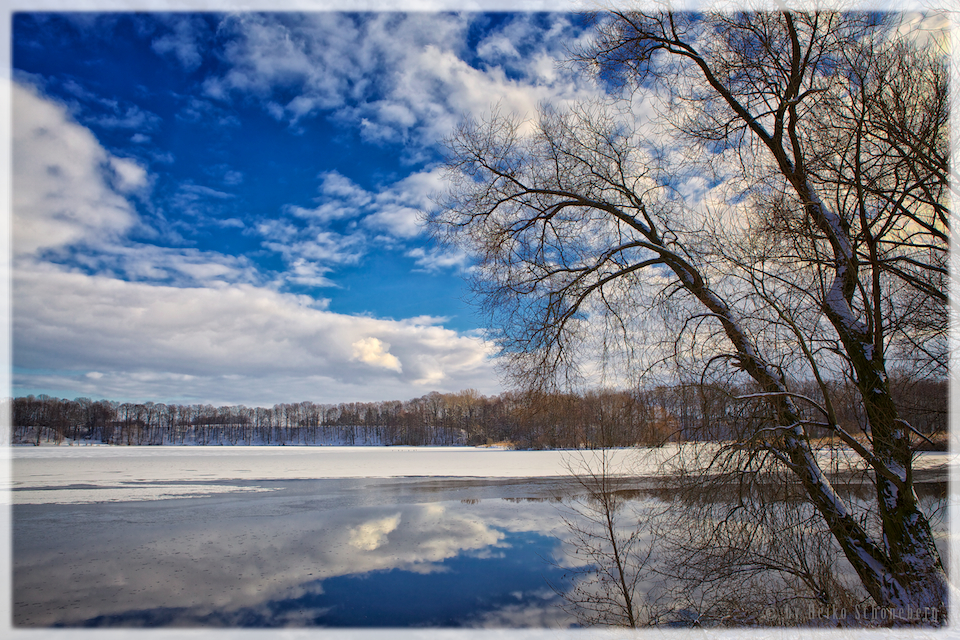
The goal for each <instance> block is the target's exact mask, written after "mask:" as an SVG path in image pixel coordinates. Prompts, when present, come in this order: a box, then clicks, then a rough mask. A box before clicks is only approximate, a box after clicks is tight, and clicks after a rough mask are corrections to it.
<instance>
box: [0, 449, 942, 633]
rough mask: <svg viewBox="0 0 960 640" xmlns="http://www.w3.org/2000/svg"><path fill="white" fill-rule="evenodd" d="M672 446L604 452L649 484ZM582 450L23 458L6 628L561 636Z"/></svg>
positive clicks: (106, 452)
mask: <svg viewBox="0 0 960 640" xmlns="http://www.w3.org/2000/svg"><path fill="white" fill-rule="evenodd" d="M675 452H676V451H675V450H670V449H663V450H660V451H657V452H655V453H654V454H648V456H647V457H641V458H638V457H637V454H636V453H635V452H633V451H629V450H622V451H613V452H610V455H611V456H613V458H614V460H615V461H616V462H617V464H618V465H619V467H618V468H622V469H626V470H629V471H630V475H645V474H647V473H652V471H653V469H654V466H655V465H654V463H655V459H651V458H650V457H649V455H654V456H664V455H671V454H672V453H675ZM595 455H596V454H594V453H591V452H572V451H571V452H563V451H506V450H497V449H487V448H477V449H474V448H465V447H449V448H443V447H437V448H411V447H389V448H387V447H377V448H372V447H207V448H200V447H139V448H138V447H96V446H91V447H52V446H51V447H17V448H14V449H12V467H13V474H12V483H13V486H12V488H13V491H12V492H10V494H9V495H10V496H11V498H12V501H13V507H12V512H13V550H14V566H13V569H14V571H13V593H14V598H13V600H14V602H13V620H14V624H15V625H16V626H18V627H58V626H66V627H91V626H94V627H105V626H122V627H144V626H149V627H185V626H189V627H196V626H207V627H221V628H222V627H226V628H238V627H258V628H265V627H283V626H287V627H324V626H330V627H378V626H390V627H404V626H406V627H411V626H413V627H417V626H439V627H481V628H483V627H500V628H502V627H509V628H517V627H535V628H549V629H558V628H564V627H568V626H570V625H571V624H573V623H574V619H573V617H572V616H571V615H569V614H568V613H566V612H565V611H564V610H563V609H562V608H561V607H560V606H559V605H560V604H561V603H562V599H561V597H560V595H558V593H557V592H558V591H563V590H564V589H566V588H568V587H569V584H568V580H569V578H568V577H567V576H568V571H567V569H569V568H570V567H571V566H574V564H575V562H576V561H575V560H574V559H573V558H572V557H571V555H570V553H569V551H570V549H569V544H568V543H569V540H568V538H569V535H570V533H569V530H568V528H567V527H566V525H565V524H564V522H563V520H562V517H561V516H562V515H563V513H564V499H565V498H568V497H569V496H570V495H572V494H573V493H575V492H577V491H578V490H580V487H579V486H577V485H576V483H575V482H574V481H572V480H571V478H570V469H571V468H573V469H579V468H582V466H583V465H584V464H586V463H590V462H591V460H592V459H593V456H595ZM944 460H945V457H943V456H937V455H930V456H925V457H924V459H923V461H922V462H921V464H920V466H921V467H929V466H938V465H940V464H942V463H943V461H944ZM651 502H653V501H652V500H651ZM643 504H644V500H637V501H635V502H634V508H641V509H642V508H643Z"/></svg>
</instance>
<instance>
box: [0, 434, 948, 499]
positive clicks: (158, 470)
mask: <svg viewBox="0 0 960 640" xmlns="http://www.w3.org/2000/svg"><path fill="white" fill-rule="evenodd" d="M678 450H679V449H678V447H677V446H676V445H668V446H664V447H662V448H659V449H613V450H608V451H607V452H606V454H607V463H608V467H607V468H608V469H613V470H616V471H618V472H620V473H623V474H627V475H635V476H649V475H656V474H657V473H658V469H659V465H660V463H661V462H662V461H663V460H665V459H667V458H669V457H671V456H674V455H676V454H677V452H678ZM8 451H9V452H10V454H11V461H12V468H13V474H12V488H13V489H14V491H12V492H4V496H5V498H6V500H7V501H9V500H10V496H11V495H12V501H13V502H14V503H16V504H51V503H60V504H63V503H80V502H107V501H110V502H112V501H128V500H156V499H166V498H177V497H190V496H200V495H210V494H214V493H222V492H226V491H265V490H267V489H265V488H263V487H257V486H255V485H253V486H251V484H249V483H251V482H256V481H264V480H295V479H324V478H395V477H488V478H530V477H565V476H570V475H571V471H583V470H585V469H587V468H588V467H589V468H592V469H599V465H598V464H597V462H598V460H599V456H600V455H601V454H600V452H597V451H569V450H566V451H512V450H505V449H497V448H486V447H291V446H288V447H276V446H273V447H271V446H263V447H258V446H236V447H230V446H222V447H220V446H217V447H177V446H170V447H110V446H93V447H63V446H61V447H12V448H9V449H8ZM824 458H825V460H824V462H826V460H829V453H826V454H825V455H824ZM948 460H950V458H949V457H948V456H947V455H946V454H937V453H929V454H923V455H922V456H920V457H919V459H918V461H917V462H918V464H917V466H916V468H927V467H930V466H939V465H942V464H946V463H947V462H948ZM824 467H825V468H830V466H828V464H825V465H824ZM232 482H242V483H246V484H243V485H237V486H234V485H232V484H231V483H232Z"/></svg>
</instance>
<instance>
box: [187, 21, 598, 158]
mask: <svg viewBox="0 0 960 640" xmlns="http://www.w3.org/2000/svg"><path fill="white" fill-rule="evenodd" d="M477 19H485V18H483V17H482V16H479V15H474V14H469V13H465V14H459V15H451V14H443V13H428V12H424V13H409V14H398V13H388V12H384V13H371V14H363V15H362V16H356V15H350V14H340V13H317V14H308V15H305V16H297V17H296V19H293V18H292V17H290V16H285V15H243V16H234V17H231V18H230V19H229V20H227V21H226V22H225V23H224V24H223V25H221V29H220V33H221V36H222V37H224V38H228V39H229V40H228V42H227V44H226V46H225V50H224V51H225V53H224V59H225V61H226V62H227V64H228V65H229V66H228V68H227V70H226V71H225V72H223V73H222V74H221V75H219V76H211V77H209V78H207V79H206V81H205V87H206V92H207V94H208V95H209V96H211V97H213V98H215V99H218V100H230V99H232V98H233V97H234V96H244V97H245V96H250V95H252V96H254V97H256V98H258V99H260V101H261V105H262V107H263V108H264V109H265V110H266V111H267V112H268V113H270V114H271V115H272V116H273V117H274V118H277V119H278V120H286V121H288V122H290V123H291V124H292V125H295V124H296V123H297V121H298V120H300V119H301V118H303V117H306V116H310V115H314V114H316V113H317V112H319V111H322V110H326V111H331V112H333V113H334V115H335V117H336V118H338V119H339V120H341V121H343V122H345V123H348V124H350V125H351V126H357V127H359V129H360V131H361V134H362V135H363V137H364V139H366V140H367V141H369V142H373V143H382V142H391V143H397V142H403V143H405V144H406V147H405V153H406V154H408V155H409V156H410V157H416V156H417V155H418V150H417V147H418V146H429V147H432V146H434V145H436V144H437V142H438V141H439V140H440V138H441V137H443V136H444V135H446V134H448V133H450V131H451V130H452V128H453V127H454V126H455V124H456V123H457V122H458V121H459V120H460V118H461V117H462V116H463V115H464V114H468V115H470V114H472V115H478V114H480V113H483V112H486V111H488V110H489V109H490V107H491V105H492V104H494V103H500V104H501V105H502V106H503V108H504V109H506V110H511V111H516V112H518V113H520V114H524V113H526V114H533V113H534V112H535V110H536V106H537V104H538V103H539V102H543V101H550V102H552V103H557V102H558V101H564V100H568V99H571V98H574V97H577V96H583V95H587V94H590V95H593V94H595V93H596V92H597V89H596V88H595V87H594V86H592V85H591V84H590V83H589V82H587V83H586V84H584V83H583V81H582V79H579V78H578V77H577V76H576V75H575V74H573V73H571V72H570V71H569V70H562V69H559V70H558V68H557V67H556V65H555V64H554V62H555V61H556V60H557V59H559V58H561V57H564V56H565V55H566V52H565V51H564V50H563V45H564V44H570V43H572V41H573V40H574V39H575V38H578V37H582V35H581V32H580V31H578V30H575V29H574V28H573V26H572V25H571V23H570V21H569V20H568V19H567V18H566V17H563V16H559V15H557V16H555V17H554V16H551V17H549V18H544V17H541V18H539V19H538V20H539V21H537V19H534V18H531V17H527V16H518V17H516V18H515V19H513V20H511V21H509V22H507V23H506V24H505V25H504V26H502V27H500V30H499V31H495V32H492V33H491V34H489V35H488V36H487V38H486V40H484V41H483V42H482V43H480V46H479V52H478V53H479V55H480V56H481V59H482V60H483V62H484V63H485V65H486V66H485V67H484V68H475V67H472V66H470V65H469V64H467V63H466V62H465V61H464V60H463V59H461V57H460V53H461V52H462V51H463V50H464V48H465V45H466V37H467V34H468V32H469V26H470V22H471V21H472V20H477ZM544 21H547V25H546V28H545V25H544V24H543V22H544ZM520 45H524V46H526V47H527V48H530V49H531V53H528V54H526V55H521V54H520V52H519V51H518V47H519V46H520ZM507 71H509V73H507ZM291 96H292V97H291Z"/></svg>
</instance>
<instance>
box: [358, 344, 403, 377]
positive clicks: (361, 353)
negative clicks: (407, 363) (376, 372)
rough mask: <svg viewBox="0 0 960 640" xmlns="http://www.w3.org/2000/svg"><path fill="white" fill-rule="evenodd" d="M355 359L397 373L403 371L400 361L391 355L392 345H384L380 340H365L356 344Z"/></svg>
mask: <svg viewBox="0 0 960 640" xmlns="http://www.w3.org/2000/svg"><path fill="white" fill-rule="evenodd" d="M353 358H354V359H355V360H359V361H360V362H365V363H367V364H369V365H371V366H374V367H383V368H384V369H391V370H393V371H396V372H397V373H401V372H402V371H403V366H402V365H401V364H400V361H399V360H397V357H396V356H395V355H393V354H392V353H390V345H389V344H384V343H383V342H382V341H381V340H379V339H378V338H363V339H361V340H357V341H356V342H354V343H353Z"/></svg>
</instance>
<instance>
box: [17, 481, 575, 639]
mask: <svg viewBox="0 0 960 640" xmlns="http://www.w3.org/2000/svg"><path fill="white" fill-rule="evenodd" d="M568 485H569V483H567V482H565V481H563V480H560V479H540V480H524V481H518V480H504V479H489V480H480V479H473V480H455V479H448V480H445V479H428V480H423V479H420V480H417V479H362V480H360V479H324V480H276V481H266V482H264V481H259V482H257V485H256V486H257V489H258V491H256V492H249V491H248V492H237V493H216V494H214V495H211V496H204V497H189V498H180V499H169V500H150V501H130V502H120V501H118V502H107V503H88V504H18V505H14V507H13V520H14V528H13V546H14V558H15V560H14V573H13V588H14V608H13V613H14V624H15V625H17V626H41V627H50V626H70V627H77V626H79V627H85V626H98V627H100V626H134V627H141V626H149V627H156V626H214V627H278V626H297V627H316V626H337V627H357V626H361V627H378V626H389V627H407V626H443V627H490V626H493V627H552V628H557V627H566V626H569V625H571V624H573V622H574V620H573V619H572V618H571V617H570V616H569V615H568V614H566V613H565V612H564V611H563V610H562V609H561V608H560V607H559V604H560V603H561V598H560V596H559V595H558V594H557V590H561V591H562V590H564V589H565V588H566V587H567V586H568V585H567V584H566V583H567V579H566V578H565V571H564V569H563V568H561V567H560V564H562V563H563V562H564V553H563V550H562V548H561V547H562V544H561V539H562V537H563V535H564V534H565V531H564V525H563V523H562V521H561V520H560V513H561V512H560V510H559V509H558V504H559V503H558V502H556V501H555V499H556V498H558V497H559V496H561V495H563V494H564V493H565V492H566V491H568V490H569V488H570V487H569V486H568ZM237 486H238V488H243V487H244V486H245V483H243V482H241V483H238V484H237Z"/></svg>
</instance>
